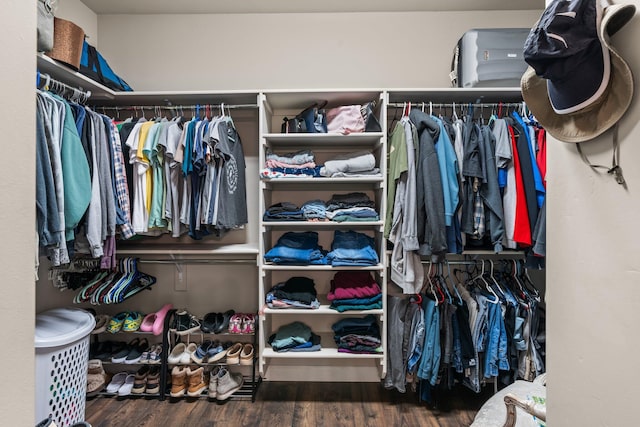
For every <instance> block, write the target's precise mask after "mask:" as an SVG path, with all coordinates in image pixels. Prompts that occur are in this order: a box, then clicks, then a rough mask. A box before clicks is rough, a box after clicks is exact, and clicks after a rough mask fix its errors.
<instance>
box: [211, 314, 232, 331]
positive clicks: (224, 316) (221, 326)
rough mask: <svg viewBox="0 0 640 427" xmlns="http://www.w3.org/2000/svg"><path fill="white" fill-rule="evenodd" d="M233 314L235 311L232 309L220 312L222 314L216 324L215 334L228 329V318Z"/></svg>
mask: <svg viewBox="0 0 640 427" xmlns="http://www.w3.org/2000/svg"><path fill="white" fill-rule="evenodd" d="M234 314H236V312H235V311H234V310H227V311H225V312H224V313H222V315H221V317H222V320H220V323H218V325H217V326H216V329H215V330H214V332H215V333H216V334H219V333H221V332H222V331H227V330H228V329H229V319H230V318H231V316H233V315H234Z"/></svg>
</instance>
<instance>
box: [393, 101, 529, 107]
mask: <svg viewBox="0 0 640 427" xmlns="http://www.w3.org/2000/svg"><path fill="white" fill-rule="evenodd" d="M409 104H411V106H412V107H414V108H422V106H424V107H425V108H426V107H433V108H455V107H460V108H468V107H469V106H471V107H473V108H476V107H478V108H483V107H484V108H487V107H488V108H499V107H500V106H502V107H504V108H521V107H522V106H523V105H525V103H524V102H479V103H473V102H411V103H409V102H390V103H388V104H387V107H392V108H404V107H406V106H407V105H409Z"/></svg>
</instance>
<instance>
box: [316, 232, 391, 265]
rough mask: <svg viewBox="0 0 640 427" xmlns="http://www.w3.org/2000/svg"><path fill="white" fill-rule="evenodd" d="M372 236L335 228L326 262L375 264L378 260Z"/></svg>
mask: <svg viewBox="0 0 640 427" xmlns="http://www.w3.org/2000/svg"><path fill="white" fill-rule="evenodd" d="M374 245H375V241H374V239H373V238H372V237H369V236H367V235H366V234H363V233H358V232H355V231H340V230H336V231H335V233H334V237H333V243H332V244H331V249H332V250H331V252H329V253H328V254H327V263H329V264H331V265H335V266H339V265H363V266H366V265H376V264H378V262H380V260H379V258H378V253H377V252H376V250H375V249H374Z"/></svg>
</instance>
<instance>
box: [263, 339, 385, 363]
mask: <svg viewBox="0 0 640 427" xmlns="http://www.w3.org/2000/svg"><path fill="white" fill-rule="evenodd" d="M331 344H333V345H334V346H335V343H333V342H332V343H331ZM321 345H322V343H321ZM262 357H263V358H265V359H382V358H383V357H384V354H383V353H378V354H353V353H339V352H338V349H337V348H335V347H333V348H331V347H330V348H326V347H322V349H321V350H320V351H308V352H300V351H293V352H292V351H285V352H277V351H274V350H273V349H272V348H271V347H268V348H265V349H264V350H263V351H262Z"/></svg>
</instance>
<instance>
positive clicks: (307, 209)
mask: <svg viewBox="0 0 640 427" xmlns="http://www.w3.org/2000/svg"><path fill="white" fill-rule="evenodd" d="M300 210H301V211H302V216H303V218H304V219H326V216H327V208H326V206H325V204H324V201H322V200H309V201H307V202H305V203H304V204H303V205H302V207H301V208H300Z"/></svg>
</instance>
